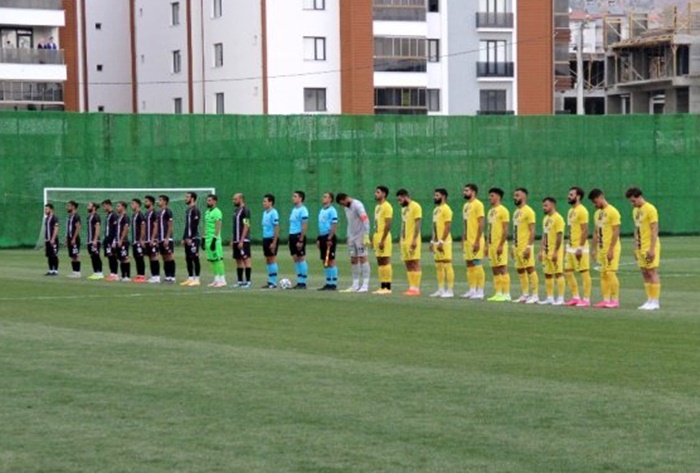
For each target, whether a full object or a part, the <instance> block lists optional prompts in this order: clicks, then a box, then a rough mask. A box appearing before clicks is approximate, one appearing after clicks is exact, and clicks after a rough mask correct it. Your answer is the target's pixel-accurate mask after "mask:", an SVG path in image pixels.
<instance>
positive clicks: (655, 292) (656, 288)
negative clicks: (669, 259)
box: [649, 283, 661, 301]
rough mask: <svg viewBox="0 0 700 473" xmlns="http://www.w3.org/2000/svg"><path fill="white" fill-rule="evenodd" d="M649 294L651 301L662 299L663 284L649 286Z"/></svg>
mask: <svg viewBox="0 0 700 473" xmlns="http://www.w3.org/2000/svg"><path fill="white" fill-rule="evenodd" d="M649 293H650V294H651V300H653V301H658V300H659V298H661V283H656V284H649Z"/></svg>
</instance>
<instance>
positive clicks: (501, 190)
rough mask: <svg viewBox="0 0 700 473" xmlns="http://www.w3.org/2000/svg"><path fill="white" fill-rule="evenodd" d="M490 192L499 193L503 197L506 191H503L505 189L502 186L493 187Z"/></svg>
mask: <svg viewBox="0 0 700 473" xmlns="http://www.w3.org/2000/svg"><path fill="white" fill-rule="evenodd" d="M489 194H497V195H498V196H499V197H500V198H501V199H502V198H503V196H504V195H505V192H503V189H501V188H500V187H492V188H491V189H489Z"/></svg>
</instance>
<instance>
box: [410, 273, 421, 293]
mask: <svg viewBox="0 0 700 473" xmlns="http://www.w3.org/2000/svg"><path fill="white" fill-rule="evenodd" d="M422 275H423V273H421V272H420V271H409V272H408V285H409V286H410V287H411V288H412V289H420V279H421V276H422Z"/></svg>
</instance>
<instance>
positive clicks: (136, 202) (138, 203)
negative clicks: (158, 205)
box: [131, 199, 141, 207]
mask: <svg viewBox="0 0 700 473" xmlns="http://www.w3.org/2000/svg"><path fill="white" fill-rule="evenodd" d="M131 201H132V202H133V203H135V204H136V205H138V206H139V207H141V199H131Z"/></svg>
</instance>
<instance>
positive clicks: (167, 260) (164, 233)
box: [154, 195, 175, 284]
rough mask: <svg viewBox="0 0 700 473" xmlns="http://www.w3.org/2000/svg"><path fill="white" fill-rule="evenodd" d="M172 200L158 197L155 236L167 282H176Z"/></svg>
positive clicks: (164, 196)
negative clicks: (170, 206) (158, 208)
mask: <svg viewBox="0 0 700 473" xmlns="http://www.w3.org/2000/svg"><path fill="white" fill-rule="evenodd" d="M169 202H170V198H169V197H168V196H167V195H159V196H158V206H159V207H160V212H159V213H158V220H157V222H156V226H157V229H156V230H157V232H156V234H155V235H154V236H155V237H156V238H157V242H156V243H158V250H159V251H160V254H161V256H162V257H163V271H164V272H165V282H166V283H170V284H172V283H174V282H175V259H174V256H175V255H174V251H175V247H174V245H173V212H172V211H171V210H170V209H169V208H168V203H169Z"/></svg>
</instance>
